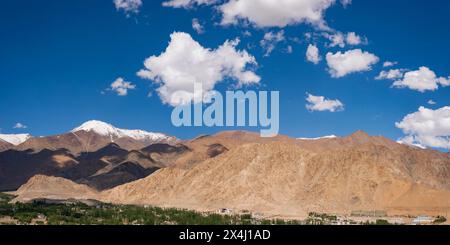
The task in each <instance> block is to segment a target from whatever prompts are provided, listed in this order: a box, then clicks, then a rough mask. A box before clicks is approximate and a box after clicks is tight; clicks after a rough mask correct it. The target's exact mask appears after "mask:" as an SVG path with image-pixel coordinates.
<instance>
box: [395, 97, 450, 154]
mask: <svg viewBox="0 0 450 245" xmlns="http://www.w3.org/2000/svg"><path fill="white" fill-rule="evenodd" d="M395 126H396V127H397V128H399V129H401V130H402V131H403V133H404V134H405V135H406V136H405V137H404V138H402V139H400V141H402V142H404V143H407V144H410V145H421V146H425V147H433V148H442V149H450V107H448V106H445V107H442V108H440V109H437V110H432V109H427V108H425V107H420V108H419V110H418V111H417V112H414V113H412V114H409V115H407V116H406V117H404V118H403V120H402V121H401V122H398V123H396V124H395Z"/></svg>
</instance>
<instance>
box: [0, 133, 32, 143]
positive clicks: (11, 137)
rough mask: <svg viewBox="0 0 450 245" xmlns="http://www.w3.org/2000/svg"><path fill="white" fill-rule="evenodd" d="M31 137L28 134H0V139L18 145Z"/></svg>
mask: <svg viewBox="0 0 450 245" xmlns="http://www.w3.org/2000/svg"><path fill="white" fill-rule="evenodd" d="M31 137H32V136H31V135H29V134H0V139H2V140H3V141H6V142H8V143H11V144H13V145H20V144H22V143H23V142H25V141H27V140H28V139H29V138H31Z"/></svg>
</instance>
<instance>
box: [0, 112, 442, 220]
mask: <svg viewBox="0 0 450 245" xmlns="http://www.w3.org/2000/svg"><path fill="white" fill-rule="evenodd" d="M5 145H6V148H8V147H9V149H8V150H4V151H2V152H0V189H1V190H4V191H6V190H8V191H14V194H16V195H17V198H16V201H30V200H33V199H36V198H49V199H52V198H55V199H65V198H76V199H97V200H100V201H104V202H111V203H120V204H136V205H155V206H161V207H178V208H187V209H194V210H200V211H205V210H217V209H220V208H229V209H234V210H251V211H253V212H259V213H262V214H265V215H267V216H276V217H290V218H292V217H304V216H305V215H306V214H307V213H308V212H312V211H314V212H327V213H346V214H347V213H350V212H353V211H356V210H363V211H364V210H367V211H371V210H384V211H386V212H388V213H389V214H406V215H413V214H445V212H448V211H450V154H449V153H444V152H439V151H435V150H427V149H420V148H416V147H412V146H408V145H403V144H400V143H397V142H394V141H392V140H390V139H387V138H384V137H382V136H369V135H368V134H367V133H365V132H363V131H357V132H355V133H354V134H352V135H349V136H347V137H336V136H332V137H331V136H329V137H321V138H315V139H294V138H290V137H288V136H283V135H279V136H277V137H273V138H261V137H259V134H255V133H251V132H243V131H227V132H221V133H218V134H215V135H204V136H200V137H197V138H195V139H192V140H185V141H181V140H178V139H176V138H175V137H171V136H166V135H163V134H154V133H148V132H144V131H136V130H134V131H130V130H121V129H117V128H114V127H113V126H111V125H109V124H106V123H102V122H98V121H90V122H87V123H85V124H83V125H81V126H80V127H78V128H76V129H74V130H72V131H71V132H69V133H67V134H62V135H58V136H51V137H40V138H30V139H28V140H26V141H25V142H23V143H21V144H19V145H17V146H13V147H11V146H8V145H7V144H5Z"/></svg>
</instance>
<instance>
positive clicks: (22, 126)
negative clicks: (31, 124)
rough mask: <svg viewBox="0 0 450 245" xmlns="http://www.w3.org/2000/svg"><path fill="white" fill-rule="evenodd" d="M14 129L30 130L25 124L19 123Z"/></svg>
mask: <svg viewBox="0 0 450 245" xmlns="http://www.w3.org/2000/svg"><path fill="white" fill-rule="evenodd" d="M13 128H14V129H25V128H28V126H27V125H25V124H22V123H20V122H18V123H16V124H15V125H14V127H13Z"/></svg>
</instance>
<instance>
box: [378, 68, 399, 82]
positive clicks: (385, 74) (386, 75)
mask: <svg viewBox="0 0 450 245" xmlns="http://www.w3.org/2000/svg"><path fill="white" fill-rule="evenodd" d="M404 72H405V70H403V69H391V70H389V71H381V72H380V74H379V75H378V76H377V77H375V79H376V80H396V79H399V78H402V77H403V73H404Z"/></svg>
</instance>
